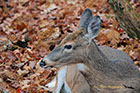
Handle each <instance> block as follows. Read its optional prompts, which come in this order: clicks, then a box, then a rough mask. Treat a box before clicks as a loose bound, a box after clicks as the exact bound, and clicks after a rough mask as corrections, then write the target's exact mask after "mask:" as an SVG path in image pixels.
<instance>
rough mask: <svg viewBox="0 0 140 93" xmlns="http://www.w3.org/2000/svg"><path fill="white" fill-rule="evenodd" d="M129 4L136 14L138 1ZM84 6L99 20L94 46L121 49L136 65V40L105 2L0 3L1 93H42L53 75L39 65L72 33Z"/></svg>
mask: <svg viewBox="0 0 140 93" xmlns="http://www.w3.org/2000/svg"><path fill="white" fill-rule="evenodd" d="M130 4H131V5H132V6H133V8H134V9H135V10H136V11H137V12H138V13H139V14H140V7H139V6H140V3H139V2H138V0H131V1H130ZM86 8H90V9H91V11H92V13H93V16H94V15H99V16H100V18H101V20H102V24H101V27H102V28H101V31H100V33H99V35H98V36H97V37H96V38H95V42H96V44H98V45H105V46H109V47H113V48H115V49H119V50H122V51H124V52H125V53H127V54H128V55H129V56H130V57H131V58H132V59H133V61H134V63H135V64H136V65H137V66H140V63H139V60H140V41H139V40H138V39H137V38H135V39H133V38H130V37H129V36H128V35H127V33H126V32H125V31H123V30H122V29H121V28H120V27H119V25H118V23H117V21H116V20H115V15H114V13H113V11H112V10H111V8H110V7H109V5H108V3H107V0H0V92H2V91H3V92H6V91H7V92H8V93H24V92H28V93H36V92H37V93H42V92H43V93H45V92H46V93H47V90H48V88H47V87H46V86H45V85H46V84H47V83H48V82H49V81H50V80H51V79H52V77H53V75H54V74H55V72H54V71H52V70H45V69H43V68H41V67H40V66H39V62H40V60H41V59H42V58H43V57H44V56H45V55H47V54H48V53H49V52H50V51H51V50H53V49H54V48H55V47H56V46H57V45H59V43H60V42H61V40H62V39H63V38H64V37H66V36H67V35H68V34H70V33H72V32H74V31H76V30H77V28H78V23H79V19H80V16H81V13H82V12H83V11H84V10H85V9H86ZM139 69H140V68H139Z"/></svg>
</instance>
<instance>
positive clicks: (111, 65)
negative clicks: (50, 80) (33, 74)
mask: <svg viewBox="0 0 140 93" xmlns="http://www.w3.org/2000/svg"><path fill="white" fill-rule="evenodd" d="M100 24H101V20H100V17H99V16H94V17H92V12H91V11H90V9H86V10H85V11H84V12H83V13H82V16H81V19H80V23H79V29H78V31H75V32H74V33H72V34H70V35H68V36H67V37H66V38H65V39H63V40H62V42H61V43H60V45H59V46H58V47H56V48H55V49H54V50H53V51H52V52H50V53H49V54H48V55H47V56H45V57H44V58H43V59H42V60H41V62H40V66H41V67H44V66H47V67H62V66H65V68H63V71H62V72H63V73H64V75H63V76H62V77H63V80H59V79H60V78H61V75H58V81H57V87H59V86H58V85H59V84H60V83H62V82H63V83H64V86H63V88H64V90H65V91H64V93H67V92H68V93H69V92H73V86H74V87H75V88H76V86H77V89H76V90H75V91H74V93H140V72H139V71H138V69H137V68H136V66H135V65H134V63H133V61H132V59H131V58H130V57H129V56H128V55H127V54H126V53H124V52H122V51H119V50H116V49H112V48H110V47H105V46H97V45H96V43H95V42H94V40H93V39H94V38H95V37H96V36H97V35H98V33H99V29H100ZM74 64H75V66H70V65H74ZM79 64H80V65H79ZM73 68H74V69H73ZM74 71H75V72H74ZM60 73H61V71H60ZM77 73H78V74H77ZM72 75H73V76H72ZM78 76H79V78H82V79H81V80H80V79H77V77H78ZM64 77H65V78H64ZM67 78H69V79H67ZM69 80H70V81H69ZM84 84H85V85H84ZM60 85H62V84H60ZM83 85H84V86H83ZM79 86H82V87H79ZM56 90H57V89H56ZM58 90H59V89H58ZM78 90H81V91H80V92H77V91H78Z"/></svg>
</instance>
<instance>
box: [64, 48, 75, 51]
mask: <svg viewBox="0 0 140 93" xmlns="http://www.w3.org/2000/svg"><path fill="white" fill-rule="evenodd" d="M72 50H73V49H72V48H71V49H65V50H64V51H66V52H71V51H72Z"/></svg>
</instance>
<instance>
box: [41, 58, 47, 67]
mask: <svg viewBox="0 0 140 93" xmlns="http://www.w3.org/2000/svg"><path fill="white" fill-rule="evenodd" d="M45 65H46V63H45V61H44V60H43V59H42V60H41V62H40V66H41V67H44V66H45Z"/></svg>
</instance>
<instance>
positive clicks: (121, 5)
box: [108, 0, 140, 40]
mask: <svg viewBox="0 0 140 93" xmlns="http://www.w3.org/2000/svg"><path fill="white" fill-rule="evenodd" d="M108 3H109V5H110V6H111V8H112V10H113V11H114V13H115V16H116V20H117V21H118V24H119V25H120V27H121V28H122V29H123V30H125V31H126V32H127V33H128V35H129V36H130V37H132V38H135V37H137V38H138V39H139V40H140V15H138V14H137V13H136V12H135V10H134V9H133V8H132V6H131V5H130V3H129V1H128V0H108Z"/></svg>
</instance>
